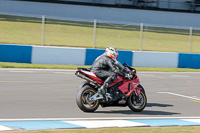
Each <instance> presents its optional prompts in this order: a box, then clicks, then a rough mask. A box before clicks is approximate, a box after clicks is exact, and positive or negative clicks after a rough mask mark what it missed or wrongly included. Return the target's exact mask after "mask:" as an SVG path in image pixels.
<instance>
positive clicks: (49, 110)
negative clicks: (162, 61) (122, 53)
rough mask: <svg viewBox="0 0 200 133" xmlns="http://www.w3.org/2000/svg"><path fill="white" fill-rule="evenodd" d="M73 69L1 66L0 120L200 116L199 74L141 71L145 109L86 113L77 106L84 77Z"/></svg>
mask: <svg viewBox="0 0 200 133" xmlns="http://www.w3.org/2000/svg"><path fill="white" fill-rule="evenodd" d="M74 73H75V71H73V70H50V69H3V68H0V119H1V120H2V119H37V118H38V119H39V118H41V119H69V118H72V119H75V118H78V119H79V118H80V119H81V118H116V117H117V118H119V117H125V118H128V117H131V118H140V119H141V118H151V117H152V118H163V117H166V118H168V117H170V118H175V117H181V118H184V117H195V118H197V117H200V113H199V112H200V87H199V85H200V83H199V82H200V73H198V72H138V76H139V78H140V81H141V84H142V85H143V87H144V88H145V90H146V94H147V98H148V104H147V107H146V108H145V110H144V111H142V112H132V111H131V110H130V109H129V108H128V107H107V108H102V107H99V108H98V110H97V111H96V112H94V113H84V112H82V111H81V110H79V108H78V107H77V105H76V100H75V99H76V92H77V87H78V86H79V84H80V83H81V82H83V81H84V80H82V79H80V78H78V77H76V76H75V75H74Z"/></svg>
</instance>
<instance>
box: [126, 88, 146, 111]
mask: <svg viewBox="0 0 200 133" xmlns="http://www.w3.org/2000/svg"><path fill="white" fill-rule="evenodd" d="M127 102H128V107H129V108H130V109H131V110H132V111H134V112H141V111H142V110H143V109H144V108H145V107H146V104H147V97H146V95H145V93H144V92H143V91H140V98H139V96H136V95H135V94H134V95H133V94H132V95H131V96H129V98H128V99H127Z"/></svg>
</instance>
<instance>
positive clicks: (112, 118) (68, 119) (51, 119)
mask: <svg viewBox="0 0 200 133" xmlns="http://www.w3.org/2000/svg"><path fill="white" fill-rule="evenodd" d="M134 119H135V120H138V119H200V116H190V117H187V116H182V117H96V118H95V117H94V118H25V119H0V121H56V120H57V121H76V120H79V121H82V120H134Z"/></svg>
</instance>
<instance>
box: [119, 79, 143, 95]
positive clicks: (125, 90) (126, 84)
mask: <svg viewBox="0 0 200 133" xmlns="http://www.w3.org/2000/svg"><path fill="white" fill-rule="evenodd" d="M129 84H131V89H130V91H129V90H128V88H129ZM139 84H140V81H139V79H138V77H137V78H136V79H134V80H129V79H124V83H123V84H122V85H120V86H119V87H118V89H119V90H121V92H122V93H123V94H124V95H127V96H130V95H131V94H132V93H133V91H134V90H135V89H136V88H137V86H138V85H139Z"/></svg>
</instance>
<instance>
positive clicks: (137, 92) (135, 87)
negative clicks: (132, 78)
mask: <svg viewBox="0 0 200 133" xmlns="http://www.w3.org/2000/svg"><path fill="white" fill-rule="evenodd" d="M138 86H139V83H132V84H131V89H130V91H129V93H128V94H127V95H126V96H127V97H129V96H130V95H131V94H132V93H133V94H134V95H136V96H138V97H139V98H140V91H141V90H142V88H139V87H138Z"/></svg>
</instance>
